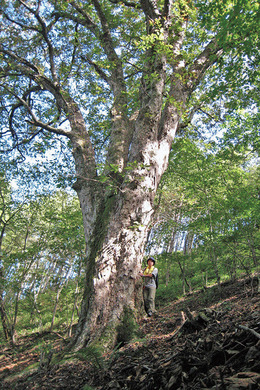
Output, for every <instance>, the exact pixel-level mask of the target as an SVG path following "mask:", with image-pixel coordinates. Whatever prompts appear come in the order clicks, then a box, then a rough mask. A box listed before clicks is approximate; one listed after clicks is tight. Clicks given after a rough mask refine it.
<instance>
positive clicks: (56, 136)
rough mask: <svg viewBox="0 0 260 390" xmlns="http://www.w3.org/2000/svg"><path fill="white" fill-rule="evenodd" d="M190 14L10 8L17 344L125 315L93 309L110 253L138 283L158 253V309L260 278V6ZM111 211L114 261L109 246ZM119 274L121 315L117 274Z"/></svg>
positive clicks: (6, 6)
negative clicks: (142, 266)
mask: <svg viewBox="0 0 260 390" xmlns="http://www.w3.org/2000/svg"><path fill="white" fill-rule="evenodd" d="M46 3H49V5H50V7H51V8H50V9H51V11H52V12H51V11H49V9H48V8H46V7H45V5H46ZM101 3H102V5H101ZM166 3H167V2H166ZM169 4H170V5H172V3H171V2H169V3H168V5H169ZM176 4H178V6H176V8H175V9H174V10H173V11H172V9H171V12H172V14H171V12H170V11H169V10H168V11H169V12H168V11H167V10H166V9H163V12H164V15H166V14H167V16H168V17H169V20H168V22H169V21H171V23H172V25H169V24H167V23H168V22H167V23H166V22H165V20H166V17H165V18H163V17H162V14H163V12H162V8H163V7H162V6H161V4H160V2H158V8H157V7H156V6H155V5H154V3H152V2H149V1H147V2H146V1H144V2H140V5H139V3H138V4H134V3H128V2H122V4H117V2H115V3H114V2H106V1H104V2H100V3H99V2H98V1H93V2H92V3H91V4H90V5H89V4H82V3H81V2H74V1H71V2H65V1H59V2H52V1H49V2H41V1H37V2H33V1H32V2H30V1H27V2H26V1H18V2H16V1H15V2H1V23H2V25H3V26H6V30H3V29H2V30H1V35H0V38H1V42H0V43H1V46H0V53H1V60H2V63H3V64H4V65H3V66H2V67H1V85H0V87H1V97H2V100H1V114H2V116H1V155H0V158H1V187H0V190H1V193H0V195H1V196H0V202H1V219H0V227H1V231H0V251H1V263H0V303H1V306H0V309H1V321H2V332H1V340H2V341H7V340H12V342H13V343H15V338H16V335H17V334H19V335H22V334H26V332H31V331H39V330H40V331H43V330H51V331H52V330H53V329H57V328H59V327H66V329H67V333H68V336H71V334H72V326H73V324H74V323H76V322H77V320H78V318H80V311H81V316H82V317H81V320H82V321H81V322H82V323H83V322H84V321H85V320H86V318H88V321H90V322H89V324H90V325H91V324H93V329H94V330H95V326H96V325H95V324H97V323H98V322H95V321H96V319H95V316H96V318H100V317H102V315H103V316H104V318H106V321H107V319H108V318H109V315H110V314H111V313H113V316H114V317H116V318H119V317H120V316H121V314H122V311H123V305H122V307H120V310H121V312H120V313H118V312H117V311H116V310H117V309H118V307H116V305H114V306H113V307H111V308H109V310H108V311H107V313H105V309H103V308H101V307H100V300H97V301H96V306H93V307H94V309H93V307H91V305H90V306H88V307H87V304H86V305H85V306H86V307H85V308H84V305H82V306H81V309H80V305H81V302H83V303H84V302H85V300H84V299H85V298H86V297H88V303H89V302H90V298H89V297H93V296H98V294H96V295H95V293H98V291H99V292H102V293H103V291H102V283H101V282H102V277H101V276H100V275H101V271H100V269H98V270H96V271H94V270H93V266H92V265H93V259H94V261H95V259H96V256H97V254H98V253H101V255H100V264H101V266H104V264H105V267H106V264H107V263H109V261H110V260H111V262H114V264H116V265H117V272H118V273H119V272H122V270H123V271H124V272H128V271H129V270H130V266H129V269H128V262H129V261H130V259H131V267H132V265H133V264H134V266H135V267H134V273H135V276H136V275H137V273H138V267H139V262H140V261H141V260H142V259H144V263H145V259H146V258H147V256H149V255H153V256H155V258H156V264H157V266H158V268H159V272H160V285H159V289H158V292H157V305H158V307H159V306H160V305H164V304H167V301H169V300H172V299H175V298H177V297H179V296H180V295H182V294H186V293H190V292H191V291H193V290H194V289H198V288H202V287H204V288H206V287H207V286H208V285H210V284H212V283H217V284H218V285H220V283H221V281H223V280H226V279H229V278H231V279H232V278H237V277H239V276H240V275H241V274H242V273H243V274H244V273H245V274H246V275H248V276H250V275H252V274H253V273H257V272H258V271H259V269H258V267H259V214H260V213H259V164H258V163H259V96H260V95H259V61H258V59H259V51H258V49H257V48H258V45H259V38H258V33H257V32H258V31H259V29H258V27H259V18H258V15H259V4H258V3H257V2H254V1H247V2H242V3H241V2H240V1H238V2H231V1H226V2H224V5H223V3H222V2H216V4H215V5H212V4H211V2H209V3H208V2H203V1H202V2H196V3H194V4H191V3H190V2H189V1H187V2H186V1H180V2H177V3H176ZM52 7H53V8H52ZM69 7H70V8H69ZM166 8H167V7H166ZM170 8H171V7H170V6H169V9H170ZM70 10H73V15H72V16H71V14H70V13H69V11H70ZM130 10H131V11H130ZM140 10H142V12H143V14H144V16H145V17H144V19H142V18H140V19H139V17H140ZM207 11H210V12H211V13H207ZM75 15H76V16H75ZM88 15H91V16H92V17H93V19H91V18H90V19H88V18H87V16H88ZM129 15H131V16H133V15H134V18H135V19H134V20H135V26H137V27H138V29H137V30H135V29H134V28H133V26H132V25H131V23H130V24H129V20H130V19H129V18H130V16H129ZM173 15H174V17H173ZM83 16H84V18H85V19H84V18H83ZM19 18H20V19H19ZM120 18H122V20H124V22H125V27H126V28H125V30H123V29H121V24H120ZM64 20H66V23H65V22H64ZM68 20H69V22H67V21H68ZM144 20H145V21H144ZM173 20H174V23H173V22H172V21H173ZM106 22H107V24H106ZM164 23H165V24H164ZM169 23H170V22H169ZM56 28H57V29H56ZM55 29H56V30H55ZM66 29H68V30H66ZM98 29H99V30H100V31H102V34H101V33H100V32H98ZM163 29H164V30H163ZM86 30H88V32H87V33H86V32H85V31H86ZM145 31H146V32H145ZM242 31H243V34H242ZM109 33H111V35H110V34H109ZM166 33H167V34H166ZM184 33H185V34H186V35H185V37H186V41H185V44H183V42H184ZM91 34H92V35H93V36H95V39H97V41H98V40H99V41H100V43H101V46H102V45H103V46H102V48H103V49H104V51H105V55H104V53H103V52H102V50H101V49H100V47H99V46H97V44H96V41H94V39H93V36H92V35H91ZM117 34H121V39H122V40H120V39H118V35H117ZM145 34H146V35H145ZM25 36H26V37H27V40H26V39H24V37H25ZM57 37H58V38H59V39H57ZM68 37H69V38H68ZM91 37H92V38H91ZM168 37H170V38H169V40H167V39H168ZM7 38H8V39H7ZM164 40H165V41H164ZM138 41H139V42H138ZM65 42H66V44H65ZM86 42H88V45H89V46H87V45H86ZM112 43H113V45H112ZM62 44H63V45H65V46H64V47H66V50H65V49H64V48H63V47H62ZM233 44H234V46H233ZM9 45H10V47H9ZM66 45H67V46H66ZM116 46H117V47H116ZM115 47H116V49H115ZM180 47H182V49H181V50H179V48H180ZM86 48H87V49H86ZM14 49H16V52H15V50H14ZM170 51H171V53H170ZM223 52H224V55H223ZM32 53H33V54H32ZM129 53H131V55H132V58H131V59H130V54H129ZM172 53H173V54H172ZM147 54H149V56H147ZM91 56H92V57H91ZM119 57H120V60H119ZM147 58H148V59H147ZM173 58H174V60H173ZM205 58H206V60H205V62H203V61H204V59H205ZM155 59H156V60H155ZM68 60H69V61H68ZM123 61H125V62H124V69H123V70H124V82H125V83H124V82H123V81H122V80H123V77H122V78H121V76H122V74H121V73H120V72H119V71H121V65H122V62H123ZM149 61H150V62H149ZM167 61H168V62H167ZM166 62H167V65H165V64H166ZM130 64H131V66H130ZM184 64H185V65H184ZM191 64H193V65H191ZM150 65H151V66H154V68H149V66H150ZM168 68H171V70H170V72H169V74H168V75H167V77H166V76H165V74H166V73H167V72H166V70H168ZM147 69H148V70H149V71H148V70H147ZM133 70H134V72H133ZM140 75H141V76H140ZM162 81H163V84H164V85H163V87H162V88H161V87H160V86H161V85H162ZM76 86H77V87H76ZM159 87H160V88H161V89H160V88H159ZM159 90H160V91H159ZM111 91H112V92H111ZM176 91H177V92H176ZM159 94H160V99H159V98H158V96H159ZM126 95H127V98H128V99H129V100H128V101H126ZM140 96H141V97H140ZM148 98H149V100H147V99H148ZM178 99H179V100H178ZM76 102H77V103H76ZM126 104H128V106H127V107H128V108H127V113H126V112H125V110H126ZM158 106H159V108H158ZM183 107H185V108H183ZM120 110H121V111H120ZM136 110H139V114H136ZM153 110H154V111H153ZM156 110H157V111H156ZM119 113H120V115H121V114H122V113H123V114H122V117H121V116H120V115H119ZM158 113H159V114H158ZM68 118H69V122H70V123H69V125H68V123H67V121H68ZM122 118H123V119H122ZM126 118H127V119H126ZM129 118H130V119H129ZM169 118H170V119H169ZM173 118H174V119H173ZM83 119H84V121H83ZM171 121H172V123H171ZM83 122H84V123H83ZM123 122H124V123H123ZM133 122H135V131H133V130H132V123H133ZM148 122H149V123H148ZM162 123H163V124H164V126H165V127H163V126H162ZM70 126H71V128H70ZM73 126H74V127H73ZM77 126H78V127H77ZM151 126H153V128H152V130H151ZM168 127H169V128H173V129H174V132H170V131H169V132H168ZM143 129H144V130H143ZM126 130H127V131H126ZM130 130H131V131H130ZM150 130H151V131H150ZM142 131H143V132H142ZM175 132H176V135H175ZM173 133H174V134H173ZM151 134H152V135H151ZM121 136H122V137H125V138H124V142H125V144H126V145H127V148H129V150H128V149H127V148H126V146H125V144H124V145H123V151H122V150H121V146H122V145H121V144H120V140H121ZM131 137H132V138H131ZM130 138H131V141H130ZM122 139H123V138H122ZM173 139H174V142H173V143H171V141H172V140H173ZM166 140H167V142H166ZM163 142H164V143H163ZM82 145H83V146H82ZM118 145H119V146H118ZM92 147H93V150H92ZM138 147H139V149H138ZM135 148H136V149H135ZM167 148H168V149H169V151H170V153H169V164H166V163H165V162H163V163H162V161H166V160H167V159H168V154H167V152H164V151H165V150H167ZM163 153H165V155H163ZM160 154H161V155H163V158H161V160H160ZM107 156H108V158H107V160H106V161H105V159H106V157H107ZM73 158H74V160H75V165H73ZM127 159H129V160H127ZM90 160H91V161H90ZM94 160H95V166H94V167H93V165H91V164H93V161H94ZM82 161H84V163H85V165H84V164H83V163H82ZM122 161H123V163H122ZM147 161H148V162H149V164H148V163H147ZM121 163H122V164H123V165H122V166H121V165H120V164H121ZM162 165H163V166H162ZM166 166H167V169H166ZM164 170H165V172H164ZM158 172H159V173H158ZM163 173H164V174H163ZM160 175H161V176H162V178H161V177H160ZM75 179H77V181H76V184H75ZM96 182H97V183H98V184H96ZM89 183H92V184H89ZM144 183H145V185H144ZM95 186H96V187H95ZM72 187H73V188H74V190H76V192H77V194H78V197H76V195H75V193H74V192H73V190H72V189H71V188H72ZM137 191H138V196H136V194H137ZM125 194H128V198H127V196H126V195H125ZM111 199H112V200H113V202H115V203H111V202H112V201H111ZM114 199H116V200H115V201H114ZM143 200H144V201H145V202H146V203H142V201H143ZM88 201H89V202H88ZM91 202H92V203H91ZM116 202H117V203H116ZM124 202H125V203H124ZM138 202H139V203H138ZM111 204H112V206H111ZM122 204H124V205H126V206H125V209H124V208H123V207H122ZM150 204H153V212H151V209H150V206H149V205H150ZM86 205H87V207H86ZM140 205H141V206H142V207H141V206H140ZM83 206H84V207H83ZM91 206H92V208H91ZM119 206H120V207H122V210H123V212H122V213H121V214H120V217H122V220H121V221H120V223H121V225H120V226H121V230H119V231H117V229H116V227H118V225H116V223H115V221H116V220H117V215H118V214H117V212H118V209H119V208H120V207H119ZM130 206H131V207H132V209H130V208H129V207H130ZM148 206H149V207H148ZM134 207H135V208H134ZM100 210H101V212H100ZM107 210H109V213H108V211H107ZM140 210H142V212H141V213H140ZM143 210H145V211H143ZM147 210H148V211H147ZM92 211H93V212H92ZM107 214H109V215H112V218H111V221H110V224H111V225H109V224H108V226H110V227H111V229H110V230H109V229H107V232H106V234H107V240H108V241H110V247H113V244H112V243H113V242H116V245H114V247H115V248H116V250H117V249H118V252H116V251H115V253H113V254H111V252H110V251H109V250H107V247H106V245H105V242H106V240H105V239H104V241H103V242H101V243H100V242H99V240H98V239H99V238H100V237H99V234H98V233H100V231H101V232H102V234H103V230H102V229H101V230H100V231H97V227H100V219H102V218H103V217H105V216H106V215H107ZM146 214H147V215H149V218H148V217H146ZM100 215H101V217H100ZM129 216H130V217H129ZM113 218H114V219H113ZM145 224H146V225H145ZM113 226H114V227H115V229H114V230H113V229H112V227H113ZM84 228H85V229H84ZM93 232H94V233H93ZM123 232H124V234H123ZM113 235H116V237H115V236H113ZM100 236H102V235H100ZM86 237H90V238H91V239H89V241H88V240H87V239H86ZM132 237H134V238H136V239H135V240H132V241H131V238H132ZM102 238H103V236H102ZM126 238H127V239H126ZM95 239H96V240H95ZM112 239H113V240H114V241H112ZM138 240H139V241H138ZM97 242H98V244H96V243H97ZM139 242H140V245H138V243H139ZM89 243H90V244H91V245H90V244H89ZM131 243H132V245H131ZM119 244H120V245H119ZM101 248H102V250H101ZM86 253H87V254H86ZM122 254H124V256H123V255H122ZM128 256H129V257H128ZM122 258H124V261H122ZM97 263H98V262H97ZM121 264H123V265H122V267H123V268H120V267H121ZM101 266H100V267H101ZM91 267H92V268H91ZM124 267H125V268H124ZM88 271H91V272H93V274H92V273H90V274H88ZM95 272H97V274H98V276H100V277H97V278H94V275H96V274H95ZM106 272H107V274H106V273H105V272H104V274H103V277H104V278H106V277H107V276H106V275H108V277H107V278H108V279H107V280H108V281H109V289H110V296H111V297H113V299H111V302H112V301H113V302H114V300H116V297H114V296H113V291H114V290H113V286H115V284H113V283H114V278H115V276H114V272H115V271H114V265H112V266H111V267H110V268H109V267H107V269H106ZM104 275H105V276H104ZM88 278H89V279H88ZM136 278H137V276H136ZM94 279H96V280H101V282H100V287H99V289H100V290H98V289H96V286H94V284H93V286H92V287H91V290H89V285H90V283H89V284H88V283H86V280H87V282H89V281H90V280H94ZM132 279H134V278H133V277H132V275H131V278H130V277H129V275H128V276H127V275H126V278H125V280H128V281H129V280H132ZM129 283H130V282H129ZM133 285H135V282H132V281H131V285H130V287H131V291H132V294H133V295H134V290H133ZM95 289H96V290H95ZM121 291H122V290H121ZM121 291H119V292H117V294H118V297H121ZM107 299H108V302H109V301H110V300H109V295H108V298H107ZM86 301H87V300H86ZM124 301H125V297H124V296H123V294H122V302H124ZM107 306H108V305H107ZM89 308H90V309H89ZM87 309H88V310H90V311H91V310H92V314H93V317H91V316H88V315H87V313H88V311H87ZM82 313H83V314H82ZM119 314H120V315H119ZM90 317H91V318H92V319H90V320H89V318H90ZM114 317H113V318H114ZM83 320H84V321H83ZM84 323H85V322H84ZM104 323H105V321H104ZM115 325H118V323H115ZM99 326H101V325H100V324H99ZM85 329H86V326H84V325H83V326H82V327H81V329H80V332H79V333H80V334H83V333H84V332H85ZM100 332H101V333H102V332H103V330H100ZM85 333H86V332H85ZM92 333H93V332H92ZM101 333H100V334H101ZM88 337H89V335H88V334H84V337H83V339H84V342H85V341H86V339H87V338H88ZM80 344H81V340H80V337H79V345H80Z"/></svg>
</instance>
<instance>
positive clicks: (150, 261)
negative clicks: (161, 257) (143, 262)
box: [148, 260, 153, 268]
mask: <svg viewBox="0 0 260 390" xmlns="http://www.w3.org/2000/svg"><path fill="white" fill-rule="evenodd" d="M152 265H153V260H148V266H149V268H151V267H152Z"/></svg>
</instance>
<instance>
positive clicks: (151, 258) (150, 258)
mask: <svg viewBox="0 0 260 390" xmlns="http://www.w3.org/2000/svg"><path fill="white" fill-rule="evenodd" d="M149 260H152V261H153V265H154V264H155V260H154V258H153V257H149V258H148V259H147V263H148V261H149Z"/></svg>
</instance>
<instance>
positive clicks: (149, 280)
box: [140, 257, 158, 317]
mask: <svg viewBox="0 0 260 390" xmlns="http://www.w3.org/2000/svg"><path fill="white" fill-rule="evenodd" d="M154 265H155V260H154V258H153V257H149V259H148V260H147V267H146V268H145V270H144V271H143V272H141V273H140V275H141V276H142V277H143V278H144V291H143V296H144V308H145V311H146V313H147V315H148V317H151V316H152V314H153V313H154V312H155V293H156V278H157V276H158V269H157V268H155V266H154Z"/></svg>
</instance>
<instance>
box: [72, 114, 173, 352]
mask: <svg viewBox="0 0 260 390" xmlns="http://www.w3.org/2000/svg"><path fill="white" fill-rule="evenodd" d="M177 118H178V117H177V116H176V119H177ZM177 124H178V121H177V120H176V123H175V129H176V127H177ZM170 147H171V142H168V144H166V143H163V146H162V145H160V142H153V143H151V142H150V143H149V142H148V143H147V147H146V148H145V147H144V148H143V149H142V150H141V151H140V149H139V156H141V159H142V163H141V164H139V169H138V168H137V167H136V168H135V169H133V170H132V172H131V174H129V175H128V176H127V177H125V180H124V184H123V185H122V186H121V190H120V191H119V192H118V194H117V195H114V196H110V197H108V198H107V199H106V200H105V201H104V203H103V204H101V205H100V208H99V211H97V213H98V218H97V222H96V225H95V230H94V232H93V235H92V237H91V239H90V240H89V245H88V259H87V272H86V287H85V292H84V297H83V302H82V307H81V314H80V319H79V324H78V328H77V333H76V337H75V339H74V349H79V348H81V347H83V346H84V345H86V344H87V343H88V342H92V341H94V340H95V341H97V340H100V342H101V343H102V345H103V347H104V348H106V347H111V346H113V345H114V344H115V342H116V337H117V335H116V331H115V330H116V326H117V325H118V323H119V321H120V318H121V316H122V314H123V311H124V308H125V306H127V307H130V308H131V309H132V310H135V307H136V305H137V306H138V305H140V303H138V302H136V297H138V296H139V297H140V287H141V284H140V279H139V277H138V273H139V271H140V269H141V263H142V260H143V256H144V247H145V243H146V240H147V235H148V230H149V223H150V221H151V217H152V214H153V200H154V197H155V194H156V190H157V187H158V184H159V181H160V178H161V175H162V174H163V172H164V171H165V169H166V167H167V162H168V155H169V151H170ZM136 155H137V153H136V154H135V157H136ZM139 160H140V157H139ZM143 162H144V163H143Z"/></svg>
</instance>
